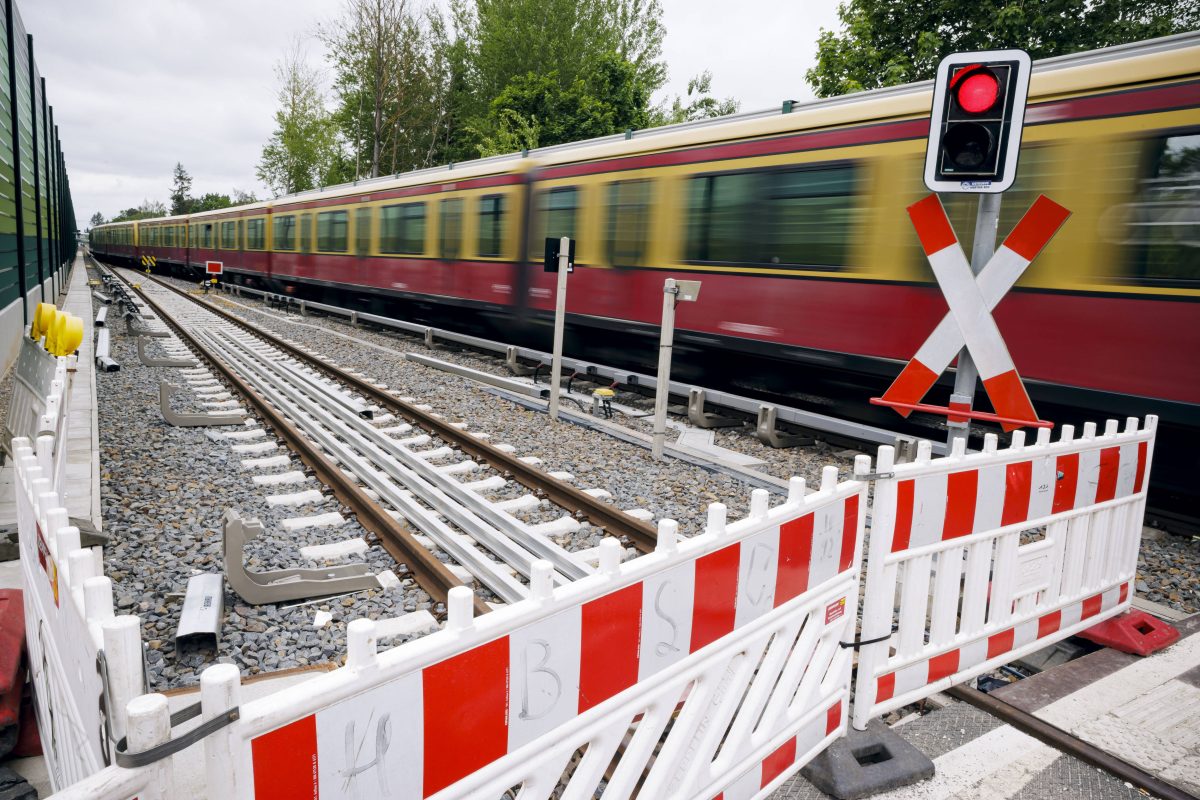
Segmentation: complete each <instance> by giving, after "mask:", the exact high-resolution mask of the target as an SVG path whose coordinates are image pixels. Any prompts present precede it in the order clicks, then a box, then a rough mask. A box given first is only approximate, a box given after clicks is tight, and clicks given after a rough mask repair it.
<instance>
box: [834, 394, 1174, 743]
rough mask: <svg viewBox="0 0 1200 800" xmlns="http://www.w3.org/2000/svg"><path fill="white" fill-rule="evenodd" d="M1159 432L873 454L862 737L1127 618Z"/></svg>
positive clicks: (859, 683) (857, 717)
mask: <svg viewBox="0 0 1200 800" xmlns="http://www.w3.org/2000/svg"><path fill="white" fill-rule="evenodd" d="M1157 422H1158V420H1157V417H1154V416H1148V417H1146V420H1145V424H1144V425H1143V426H1142V428H1141V429H1140V430H1139V429H1138V420H1137V418H1136V417H1130V418H1129V419H1128V420H1127V421H1126V424H1125V430H1124V431H1123V432H1118V424H1117V421H1116V420H1109V421H1108V423H1107V424H1106V426H1105V428H1104V433H1103V434H1102V435H1100V436H1097V435H1096V426H1095V424H1094V423H1090V422H1089V423H1087V424H1086V425H1085V426H1084V428H1083V436H1082V438H1080V439H1075V438H1074V436H1075V431H1074V429H1073V428H1072V426H1070V425H1064V426H1063V427H1062V431H1061V437H1060V439H1059V440H1058V441H1056V442H1051V441H1050V431H1049V430H1048V429H1045V428H1042V429H1041V430H1039V431H1038V436H1037V441H1036V443H1034V444H1032V445H1029V446H1026V445H1025V444H1024V434H1023V433H1022V432H1020V431H1018V432H1016V433H1014V434H1013V438H1012V444H1011V446H1010V447H1008V448H1006V449H1004V450H998V449H997V446H996V445H997V439H996V436H995V435H994V434H989V435H988V436H987V437H986V439H985V444H984V448H983V452H981V453H971V454H970V455H966V454H964V452H963V444H964V442H963V441H962V440H959V442H957V443H956V444H957V446H956V448H955V449H954V450H953V451H952V453H951V454H950V455H949V456H947V457H944V458H938V459H931V458H930V452H929V447H928V443H927V442H922V443H921V444H920V446H919V448H918V451H917V452H918V455H917V460H916V461H915V462H913V463H908V464H897V465H893V463H892V461H893V458H894V453H893V449H892V448H891V447H886V446H885V447H881V448H879V459H878V462H879V463H878V467H877V468H878V470H879V474H880V477H879V478H878V479H877V480H876V482H875V488H874V506H873V517H872V527H871V549H870V553H869V555H868V559H867V576H866V583H865V586H864V595H863V630H862V639H863V641H864V642H870V641H872V640H880V639H882V641H876V642H875V643H874V644H866V645H864V646H863V648H862V652H861V654H860V657H859V663H858V675H857V678H856V683H855V705H854V721H853V724H854V727H855V728H856V729H860V730H861V729H863V728H865V727H866V724H867V721H868V720H869V719H871V718H872V717H874V716H876V715H878V714H881V713H884V712H887V711H890V710H892V709H895V708H899V707H901V706H903V705H906V704H908V703H911V702H914V701H916V700H919V699H921V698H922V697H927V696H929V695H931V694H933V693H935V692H938V691H941V690H942V689H945V688H947V687H949V686H951V685H952V684H955V683H961V682H963V681H965V680H967V679H969V678H971V677H974V676H976V675H979V674H980V673H982V672H985V671H987V670H989V669H994V668H996V667H998V666H1000V665H1001V664H1006V663H1008V662H1010V661H1012V660H1013V659H1015V658H1018V657H1020V656H1022V655H1024V654H1026V653H1030V652H1032V651H1034V650H1037V649H1039V648H1042V647H1045V646H1047V645H1049V644H1052V643H1053V642H1056V641H1059V640H1061V639H1065V638H1066V637H1068V636H1070V635H1072V634H1074V633H1077V632H1079V631H1081V630H1083V629H1085V628H1088V627H1091V626H1092V625H1095V624H1096V623H1098V622H1100V621H1102V620H1104V619H1107V618H1108V617H1111V616H1113V615H1115V614H1118V613H1120V612H1121V611H1123V610H1125V609H1126V608H1128V607H1129V605H1130V603H1131V601H1132V592H1131V591H1130V583H1131V582H1132V581H1133V579H1134V578H1135V576H1136V574H1137V556H1138V549H1139V546H1140V543H1141V535H1142V520H1143V518H1144V516H1145V507H1146V486H1147V478H1148V473H1149V469H1150V459H1151V457H1152V455H1153V448H1154V431H1155V428H1156V426H1157ZM897 592H899V597H900V599H899V607H898V608H895V606H896V601H895V597H896V594H897ZM893 627H895V634H894V635H892V636H891V637H890V638H889V636H888V635H889V633H890V632H891V630H892V628H893Z"/></svg>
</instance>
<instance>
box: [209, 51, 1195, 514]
mask: <svg viewBox="0 0 1200 800" xmlns="http://www.w3.org/2000/svg"><path fill="white" fill-rule="evenodd" d="M1198 73H1200V35H1198V34H1183V35H1180V36H1174V37H1167V38H1164V39H1159V40H1154V41H1150V42H1143V43H1138V44H1134V45H1127V46H1122V47H1115V48H1108V49H1106V50H1100V51H1095V52H1091V53H1082V54H1077V55H1072V56H1065V57H1062V58H1056V59H1049V60H1046V61H1042V62H1038V63H1037V64H1035V67H1034V73H1033V79H1032V82H1031V87H1030V100H1029V108H1028V111H1027V114H1026V127H1025V133H1024V141H1023V144H1022V150H1021V158H1020V166H1019V171H1018V179H1017V182H1016V184H1015V186H1014V187H1013V189H1012V190H1010V191H1009V192H1006V193H1005V195H1004V196H1003V205H1002V215H1001V222H1000V229H999V235H1000V236H1001V237H1003V236H1004V235H1005V234H1006V233H1007V232H1008V230H1010V229H1011V228H1012V226H1013V225H1014V224H1015V222H1016V220H1017V219H1018V218H1019V217H1020V215H1021V214H1022V213H1024V211H1025V210H1026V209H1027V208H1028V207H1029V205H1030V204H1031V203H1032V201H1033V199H1034V198H1035V197H1036V196H1037V195H1038V194H1040V193H1044V194H1046V195H1048V196H1050V197H1051V198H1052V199H1054V200H1056V201H1057V202H1059V203H1060V204H1062V205H1064V206H1066V207H1067V208H1068V209H1070V210H1071V212H1072V217H1071V219H1070V220H1069V221H1068V222H1067V223H1066V225H1065V226H1064V227H1063V229H1062V230H1061V231H1060V232H1059V234H1058V235H1057V236H1056V237H1055V239H1054V240H1053V242H1052V243H1051V244H1050V245H1049V246H1048V247H1047V248H1046V250H1045V251H1044V252H1043V253H1042V254H1040V255H1039V256H1038V258H1037V259H1036V261H1035V262H1034V263H1033V265H1032V267H1031V268H1030V269H1029V270H1028V271H1027V272H1026V273H1025V275H1024V276H1023V277H1022V279H1021V280H1020V281H1019V282H1018V285H1017V286H1016V288H1015V289H1014V290H1013V291H1012V292H1011V293H1010V294H1009V295H1008V296H1007V297H1006V298H1005V299H1004V300H1003V301H1002V302H1001V303H1000V305H999V306H998V307H997V309H996V311H995V315H996V318H997V320H998V322H999V325H1000V328H1001V330H1002V331H1003V333H1004V335H1005V338H1006V341H1007V344H1008V347H1009V350H1010V351H1011V353H1012V355H1013V358H1014V360H1015V362H1016V364H1017V366H1018V368H1019V369H1020V371H1021V374H1022V375H1023V376H1024V377H1025V378H1026V379H1027V382H1028V384H1029V388H1030V393H1031V396H1032V398H1033V400H1034V402H1035V405H1036V406H1037V408H1038V410H1039V411H1041V412H1042V416H1043V417H1045V418H1049V419H1052V420H1055V421H1058V422H1071V421H1074V420H1076V419H1078V418H1085V419H1095V418H1102V417H1104V416H1113V415H1122V416H1123V415H1126V414H1134V413H1136V414H1143V413H1148V412H1153V413H1157V414H1159V415H1160V416H1161V417H1162V419H1163V430H1164V436H1163V437H1161V439H1162V441H1163V445H1162V447H1160V454H1159V455H1160V457H1159V458H1158V462H1159V465H1160V469H1159V471H1158V473H1157V478H1156V481H1157V486H1158V490H1157V492H1158V497H1159V499H1160V500H1161V499H1162V498H1164V497H1168V496H1169V497H1172V498H1175V499H1176V500H1179V499H1180V498H1184V497H1188V496H1193V495H1194V493H1195V492H1194V489H1192V488H1191V487H1187V486H1185V485H1184V481H1183V478H1182V477H1173V475H1174V476H1183V475H1186V474H1189V473H1188V472H1187V471H1186V470H1182V469H1181V470H1178V471H1176V470H1174V469H1173V466H1179V464H1178V463H1177V461H1176V460H1177V459H1183V458H1186V459H1190V460H1191V462H1192V466H1193V467H1194V462H1195V457H1194V455H1192V454H1193V453H1194V452H1196V447H1198V446H1200V359H1196V358H1192V357H1190V356H1188V357H1184V358H1180V356H1181V355H1182V354H1193V353H1196V352H1200V304H1198V301H1200V190H1198V188H1197V187H1200V74H1198ZM931 88H932V86H931V83H929V82H926V83H922V84H913V85H909V86H902V87H894V88H889V89H883V90H876V91H871V92H863V93H860V94H857V95H848V96H844V97H839V98H835V99H831V100H823V101H816V102H812V103H808V104H798V105H795V106H791V107H790V113H778V112H775V113H764V114H743V115H737V116H734V117H731V118H726V119H721V120H714V121H707V122H702V123H690V124H684V125H678V126H670V127H666V128H660V129H655V130H651V131H644V132H643V131H639V132H636V133H635V134H632V135H629V136H614V137H606V138H604V139H599V140H594V141H591V142H582V143H577V144H573V145H561V146H556V147H549V148H543V149H541V150H534V151H532V152H530V153H528V154H526V156H525V157H520V156H511V157H500V158H493V159H485V160H481V161H477V162H471V163H468V164H464V165H454V166H453V167H452V168H442V169H435V170H426V171H422V172H415V173H411V174H407V175H402V176H398V177H395V178H386V179H380V180H374V181H362V182H359V183H357V184H355V185H347V186H342V187H334V188H331V189H328V190H324V191H321V192H313V193H306V194H303V195H297V196H290V197H285V198H279V199H277V200H275V201H272V202H271V203H269V204H266V208H265V209H264V208H263V204H258V205H256V206H246V207H243V208H240V209H230V210H226V211H223V212H220V216H219V218H220V219H221V220H227V219H240V218H242V217H247V218H249V217H251V216H255V215H260V216H266V218H267V222H266V224H267V227H268V238H267V245H268V247H267V251H266V253H264V254H259V253H258V252H257V251H255V252H250V251H247V252H245V253H243V254H239V256H238V260H237V261H236V263H235V264H233V265H232V267H233V269H232V270H230V266H231V265H230V264H228V263H227V270H229V271H231V272H233V277H234V279H236V280H242V281H247V282H252V283H261V284H265V285H268V286H273V287H276V288H284V287H286V288H288V289H289V290H292V291H295V292H297V293H298V294H307V295H308V296H312V297H321V298H328V299H333V300H335V301H338V302H354V303H363V304H367V305H369V306H372V307H374V308H376V309H379V308H381V307H384V306H387V305H394V306H397V311H398V313H403V314H404V315H405V316H407V317H409V318H414V319H430V320H434V319H436V320H438V321H439V322H442V323H445V324H457V325H461V326H464V327H473V328H483V329H486V330H488V331H490V332H492V333H494V334H495V335H497V337H498V338H503V339H506V340H510V341H511V340H517V341H524V342H532V343H536V344H540V345H543V346H544V345H545V344H546V342H547V341H548V336H549V334H548V330H547V329H548V322H549V319H550V316H551V314H552V310H553V302H554V300H553V275H549V274H546V273H544V272H543V270H542V267H541V259H540V251H541V242H542V240H543V238H544V237H546V236H554V237H558V236H564V235H565V236H571V237H572V238H574V239H576V240H577V258H576V267H577V268H576V271H575V273H574V274H573V275H572V276H571V288H570V294H569V299H568V313H569V319H568V322H569V325H570V328H569V337H570V338H569V349H571V350H572V351H573V352H575V353H579V354H586V355H589V356H591V357H594V358H596V359H597V360H605V361H609V362H613V363H618V364H623V365H626V366H630V367H638V368H643V369H646V368H650V367H652V365H653V361H654V354H655V348H654V343H655V336H656V335H657V327H656V326H657V323H658V319H659V315H660V313H661V302H662V300H661V295H662V281H663V279H664V278H667V277H680V278H690V279H700V280H701V281H702V282H703V290H702V294H701V299H700V301H699V302H696V303H690V304H687V305H685V306H682V307H681V308H680V309H679V314H678V318H677V323H676V324H677V328H678V333H677V341H678V342H679V343H680V359H679V366H680V374H681V375H683V376H686V377H694V378H696V379H702V380H703V381H704V382H705V383H706V384H707V385H717V386H721V387H722V388H731V389H734V390H738V391H742V392H743V393H745V392H758V393H761V394H769V395H778V396H785V397H789V398H796V404H798V405H810V406H813V407H817V408H820V407H822V405H825V406H827V407H828V406H829V405H832V404H833V403H836V408H834V409H832V410H833V411H834V413H837V414H839V415H847V414H850V415H856V416H858V417H859V418H861V419H864V420H868V421H872V422H876V423H884V424H893V425H895V424H897V423H898V418H897V417H895V416H894V414H893V412H891V411H887V410H884V409H879V408H875V407H870V406H868V404H867V400H868V398H869V397H870V396H872V395H875V394H879V393H881V392H882V390H883V388H885V387H886V386H887V383H888V382H889V381H890V379H891V378H893V377H894V376H895V375H896V374H897V373H898V371H899V368H900V366H901V364H902V363H903V361H904V360H906V359H908V358H909V357H910V356H912V355H913V353H914V352H915V351H916V349H917V347H918V346H919V345H920V343H921V341H922V340H923V339H924V337H925V336H926V335H927V334H928V333H929V332H930V330H932V328H933V326H934V324H935V323H936V322H937V320H938V319H940V318H941V317H942V316H943V315H944V314H945V313H946V304H945V302H944V300H943V299H942V296H941V293H940V291H939V290H938V288H937V286H936V283H935V281H934V278H933V275H932V272H931V271H930V269H929V266H928V264H927V262H926V260H925V258H924V257H923V255H922V252H921V250H920V247H919V244H918V240H917V237H916V235H915V233H914V232H913V230H912V227H911V225H910V223H909V220H908V217H907V214H906V212H905V208H906V207H907V206H908V205H909V204H911V203H912V202H914V201H916V200H918V199H919V198H921V197H922V196H924V195H925V194H927V190H926V189H925V188H924V186H923V184H922V178H921V173H922V161H923V154H924V150H925V142H926V136H927V134H928V125H929V121H928V112H929V107H930V92H931ZM943 200H944V201H945V203H946V205H947V209H948V211H949V212H950V215H951V218H952V220H953V221H954V224H955V228H956V230H957V231H958V234H959V238H960V239H961V240H962V241H963V243H964V246H965V247H966V248H968V249H969V248H970V245H971V240H972V238H973V230H972V227H973V225H972V220H973V215H974V209H975V203H976V198H975V197H972V196H970V195H945V196H944V197H943ZM215 213H216V212H214V214H215ZM196 216H201V215H195V216H194V217H193V218H192V220H191V223H192V224H193V226H194V223H195V218H196ZM212 218H213V219H217V218H218V217H217V216H213V217H212ZM205 224H208V223H205ZM193 241H194V239H193ZM202 261H203V259H199V262H200V263H202ZM192 262H193V263H197V259H196V258H195V256H194V255H193V258H192ZM947 388H948V383H947V382H943V388H942V389H940V390H938V391H940V392H942V396H940V397H937V398H934V399H935V400H943V401H944V399H945V397H944V393H945V392H946V391H947ZM831 398H832V399H831ZM983 404H985V403H983V402H981V405H983ZM827 410H829V409H828V408H827ZM1163 467H1165V468H1163ZM1167 504H1168V505H1175V506H1178V505H1180V503H1178V502H1174V503H1167Z"/></svg>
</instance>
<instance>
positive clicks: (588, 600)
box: [55, 456, 870, 800]
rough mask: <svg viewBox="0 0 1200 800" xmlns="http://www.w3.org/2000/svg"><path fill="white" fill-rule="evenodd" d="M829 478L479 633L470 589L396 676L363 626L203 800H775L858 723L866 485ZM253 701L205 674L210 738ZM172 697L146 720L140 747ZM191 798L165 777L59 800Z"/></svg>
mask: <svg viewBox="0 0 1200 800" xmlns="http://www.w3.org/2000/svg"><path fill="white" fill-rule="evenodd" d="M857 467H858V468H859V470H860V471H868V470H869V468H870V459H869V458H868V457H866V456H861V457H859V460H858V462H857ZM822 477H823V480H822V484H821V488H820V491H818V492H816V493H813V494H808V495H806V494H805V488H804V481H803V480H802V479H798V478H793V479H792V482H791V484H790V492H789V495H788V498H787V500H786V502H784V503H783V504H781V505H779V506H776V507H775V508H768V499H769V498H768V494H767V492H765V491H764V490H755V491H754V492H753V493H752V495H751V510H750V515H749V516H748V517H747V518H745V519H742V520H739V521H737V522H733V523H729V524H728V525H727V524H726V520H725V508H724V506H723V505H721V504H713V505H712V506H710V507H709V515H708V524H707V529H706V531H705V532H704V533H703V534H701V535H698V536H695V537H693V538H690V539H679V538H678V537H677V532H676V525H675V523H674V522H673V521H670V520H663V521H661V522H660V524H659V542H658V546H657V549H656V550H655V552H653V553H649V554H646V555H643V556H640V557H638V558H635V559H632V560H630V561H627V562H625V563H621V562H620V556H621V546H620V544H619V543H618V542H617V541H616V540H615V539H608V540H606V541H605V542H604V544H603V545H602V547H601V568H600V570H599V573H598V574H596V575H593V576H589V577H586V578H582V579H580V580H577V581H575V582H573V583H571V584H568V585H563V586H559V587H553V585H552V582H551V579H550V571H549V564H542V565H540V566H539V568H538V569H537V571H536V572H535V576H534V579H533V581H532V596H531V598H530V599H528V600H525V601H522V602H520V603H517V604H514V605H512V606H506V607H503V608H500V609H498V610H496V611H494V612H492V613H490V614H487V615H485V616H482V617H479V618H472V616H471V614H472V609H471V599H472V594H471V592H470V590H468V589H466V588H465V587H459V588H456V589H455V590H453V591H452V593H451V598H450V604H449V619H448V621H447V623H446V625H445V627H444V629H443V630H441V631H439V632H437V633H434V634H430V635H429V636H426V637H425V638H422V639H418V640H416V641H413V642H409V643H407V644H404V645H401V646H399V647H396V648H393V649H391V650H387V651H384V652H381V653H378V654H377V653H376V641H375V633H374V628H375V623H374V622H371V621H369V620H355V621H353V622H352V623H351V624H350V625H349V627H348V636H347V640H348V657H347V663H346V666H345V667H343V668H341V669H338V670H336V671H334V672H330V673H326V674H323V675H320V676H318V677H315V678H313V679H311V680H310V681H308V682H306V683H304V684H302V685H299V686H296V687H293V688H289V689H284V690H281V691H279V692H276V693H274V694H272V695H269V696H267V697H265V698H261V699H257V700H254V701H252V702H247V703H245V704H242V705H240V719H238V720H237V721H235V722H233V723H232V724H230V725H228V726H227V727H224V728H222V729H220V730H219V731H217V732H216V733H214V734H212V735H210V736H208V737H207V738H206V739H204V747H205V751H206V752H205V765H206V769H205V773H206V777H205V784H206V787H205V791H204V793H203V794H200V795H196V794H190V795H187V796H189V797H191V796H207V797H210V798H220V800H233V798H239V799H248V798H255V800H269V799H270V798H284V797H286V798H296V797H318V796H319V797H321V798H323V799H324V800H328V799H329V798H341V797H344V798H350V797H376V796H385V795H386V796H390V797H399V798H429V797H436V798H438V799H439V800H445V799H448V798H465V797H478V796H500V795H501V794H502V793H503V792H504V791H506V790H508V789H510V788H512V787H515V786H522V787H524V788H523V792H522V794H521V796H522V797H523V798H526V799H528V798H546V797H549V796H551V793H552V792H555V791H556V789H557V790H559V791H562V792H563V795H562V796H564V797H576V796H579V797H591V796H593V792H594V791H595V790H596V788H597V786H598V785H599V783H600V782H601V781H607V783H608V786H609V788H610V789H615V788H617V787H623V790H624V793H625V794H628V793H629V792H630V791H632V790H633V788H634V787H635V786H640V789H639V791H640V793H641V794H642V796H646V797H662V798H668V797H670V798H676V797H678V798H703V799H704V800H708V798H711V797H713V796H716V795H717V794H719V793H721V792H722V791H723V792H724V793H725V797H726V798H730V799H731V800H733V799H734V798H736V799H737V800H746V799H748V798H753V797H763V796H765V794H766V793H767V792H768V791H769V790H771V789H772V788H774V787H775V786H777V785H779V784H780V783H781V782H782V781H783V780H785V779H786V778H787V777H788V776H789V775H791V774H792V773H793V772H795V771H796V770H797V769H799V768H800V766H802V765H803V764H804V763H806V762H807V761H808V760H809V759H811V758H812V757H813V756H814V755H816V754H817V753H819V752H820V751H821V750H822V749H823V748H824V747H825V746H826V745H827V744H828V743H829V742H830V741H832V740H833V739H835V738H836V737H837V736H839V735H841V734H842V732H844V730H845V726H846V724H847V722H848V718H849V709H848V707H847V704H848V702H849V689H850V667H851V653H852V651H851V650H848V649H845V648H842V647H840V646H839V642H842V641H847V640H849V639H850V638H852V637H853V634H854V628H855V620H856V610H857V597H858V582H859V573H860V566H861V558H862V542H863V526H864V522H865V517H866V484H865V483H863V482H860V481H845V482H842V483H838V482H837V469H836V468H835V467H826V468H825V471H824V473H823V476H822ZM238 680H239V679H238V673H237V669H236V667H233V666H232V665H217V666H215V667H211V668H209V670H207V671H206V672H205V673H204V675H203V676H202V679H201V699H202V704H203V716H204V718H205V719H209V718H211V717H213V716H217V715H219V714H222V713H224V712H225V711H227V710H228V709H230V708H232V707H235V706H238V705H239V691H240V690H239V685H238ZM152 697H153V696H148V697H143V698H138V701H135V703H132V704H130V714H131V723H130V725H131V727H133V726H135V722H134V721H133V717H134V715H135V712H137V710H136V709H135V705H136V704H138V703H139V701H146V700H148V699H152ZM158 699H160V700H161V698H158ZM137 713H140V712H137ZM157 713H158V714H159V715H160V717H161V715H162V714H165V713H166V704H165V702H163V703H161V710H160V711H159V712H157ZM131 740H132V734H131ZM151 743H152V744H157V743H159V742H151ZM131 749H133V748H131ZM178 791H179V790H178V789H176V788H175V784H174V779H173V776H172V766H171V762H170V760H169V759H166V760H164V761H160V762H158V763H157V764H151V765H148V766H145V767H140V768H137V769H121V768H117V767H110V768H108V769H107V770H105V771H104V772H103V773H101V774H99V775H96V776H93V778H91V779H89V780H87V781H84V782H83V783H80V784H78V785H76V786H74V787H72V788H71V789H69V790H67V791H66V792H63V793H60V794H59V795H56V796H55V797H56V798H58V800H67V799H68V798H82V797H88V798H93V799H95V798H100V799H101V800H103V799H104V798H121V800H127V799H128V798H130V797H132V796H133V795H135V794H136V795H137V797H138V798H139V800H147V799H148V798H154V797H166V798H174V797H178V796H183V795H181V794H179V793H178Z"/></svg>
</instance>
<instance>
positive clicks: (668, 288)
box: [651, 278, 700, 458]
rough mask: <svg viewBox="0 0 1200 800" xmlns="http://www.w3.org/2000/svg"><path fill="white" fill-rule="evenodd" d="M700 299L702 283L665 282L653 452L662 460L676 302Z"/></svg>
mask: <svg viewBox="0 0 1200 800" xmlns="http://www.w3.org/2000/svg"><path fill="white" fill-rule="evenodd" d="M699 297H700V281H677V280H675V279H674V278H667V279H666V281H664V282H663V318H662V332H661V333H660V334H659V340H658V377H657V378H656V380H655V383H654V442H653V447H652V448H651V453H652V454H653V456H654V457H655V458H662V454H663V446H664V445H665V444H666V439H667V396H668V395H670V394H671V347H672V345H673V343H674V340H675V303H676V302H684V303H689V302H695V301H696V299H697V298H699Z"/></svg>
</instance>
